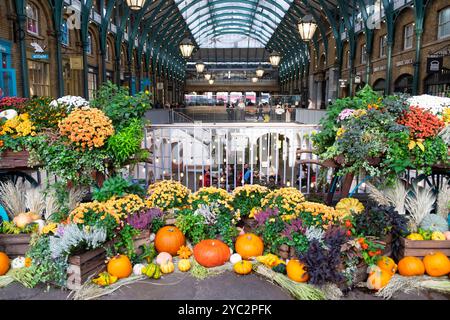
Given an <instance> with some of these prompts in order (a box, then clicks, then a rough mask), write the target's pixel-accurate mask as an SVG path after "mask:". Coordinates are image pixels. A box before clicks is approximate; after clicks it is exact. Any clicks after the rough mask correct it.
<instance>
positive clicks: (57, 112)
mask: <svg viewBox="0 0 450 320" xmlns="http://www.w3.org/2000/svg"><path fill="white" fill-rule="evenodd" d="M52 101H53V98H51V97H36V98H33V99H31V100H29V101H28V102H27V104H26V105H25V108H24V110H23V112H26V113H28V114H29V115H30V120H31V121H32V122H33V125H34V126H35V127H36V130H38V131H40V130H42V129H45V128H57V127H58V122H59V121H60V120H62V119H63V118H65V117H66V116H67V111H66V108H65V106H64V105H59V104H57V105H55V106H51V105H50V103H51V102H52Z"/></svg>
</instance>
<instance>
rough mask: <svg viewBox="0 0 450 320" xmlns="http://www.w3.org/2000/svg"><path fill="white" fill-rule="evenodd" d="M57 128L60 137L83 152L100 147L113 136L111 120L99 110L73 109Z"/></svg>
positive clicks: (87, 108)
mask: <svg viewBox="0 0 450 320" xmlns="http://www.w3.org/2000/svg"><path fill="white" fill-rule="evenodd" d="M58 127H59V131H60V134H61V135H62V136H66V137H68V138H69V140H70V141H71V142H72V143H74V144H75V145H77V146H79V147H81V149H83V150H84V149H90V150H92V149H93V148H100V147H102V146H103V145H104V144H105V142H106V140H107V139H108V138H109V137H110V136H112V135H113V134H114V127H113V126H112V122H111V120H110V119H109V118H108V117H107V116H106V115H105V114H104V113H103V112H102V111H101V110H99V109H95V108H89V107H83V108H79V109H75V110H74V111H73V112H71V113H70V114H69V115H68V116H67V118H65V119H63V120H62V121H61V122H60V123H59V125H58Z"/></svg>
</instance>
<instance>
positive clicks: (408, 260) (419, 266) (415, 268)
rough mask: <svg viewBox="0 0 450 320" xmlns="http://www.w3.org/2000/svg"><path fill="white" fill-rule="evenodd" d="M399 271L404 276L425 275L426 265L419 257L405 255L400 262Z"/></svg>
mask: <svg viewBox="0 0 450 320" xmlns="http://www.w3.org/2000/svg"><path fill="white" fill-rule="evenodd" d="M398 273H400V274H401V275H402V276H406V277H411V276H423V274H424V273H425V266H424V264H423V262H422V260H420V259H419V258H417V257H404V258H403V259H401V260H400V261H399V262H398Z"/></svg>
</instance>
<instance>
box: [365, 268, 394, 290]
mask: <svg viewBox="0 0 450 320" xmlns="http://www.w3.org/2000/svg"><path fill="white" fill-rule="evenodd" d="M391 278H392V273H390V272H389V271H385V270H383V269H381V268H380V267H378V266H374V267H372V271H371V272H370V274H369V278H367V288H369V289H372V290H380V289H381V288H384V287H385V286H386V285H387V284H388V283H389V281H391Z"/></svg>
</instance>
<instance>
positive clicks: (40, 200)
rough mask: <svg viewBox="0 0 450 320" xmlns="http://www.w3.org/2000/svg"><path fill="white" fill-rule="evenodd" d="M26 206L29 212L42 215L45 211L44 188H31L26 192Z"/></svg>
mask: <svg viewBox="0 0 450 320" xmlns="http://www.w3.org/2000/svg"><path fill="white" fill-rule="evenodd" d="M25 205H26V207H27V209H28V211H30V212H33V213H36V214H38V215H42V213H43V212H44V210H45V195H44V191H43V190H42V188H31V189H28V190H27V191H26V192H25Z"/></svg>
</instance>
